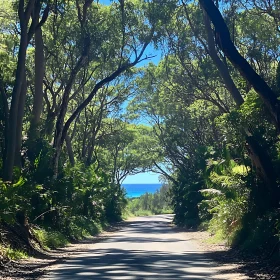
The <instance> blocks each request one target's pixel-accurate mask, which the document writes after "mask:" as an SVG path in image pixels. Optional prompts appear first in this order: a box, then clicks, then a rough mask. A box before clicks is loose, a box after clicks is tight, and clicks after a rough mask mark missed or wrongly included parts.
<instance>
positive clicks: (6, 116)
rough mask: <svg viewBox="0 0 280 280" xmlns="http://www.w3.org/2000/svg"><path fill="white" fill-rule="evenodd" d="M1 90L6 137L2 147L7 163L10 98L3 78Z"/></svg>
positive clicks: (3, 157) (3, 159)
mask: <svg viewBox="0 0 280 280" xmlns="http://www.w3.org/2000/svg"><path fill="white" fill-rule="evenodd" d="M0 83H1V84H0V91H1V100H2V102H1V103H2V106H1V107H2V110H3V111H2V113H3V125H4V129H3V137H4V143H3V147H2V151H3V154H2V161H3V163H5V161H6V158H7V146H8V131H9V105H8V99H7V95H6V92H5V89H4V85H3V83H2V80H1V81H0Z"/></svg>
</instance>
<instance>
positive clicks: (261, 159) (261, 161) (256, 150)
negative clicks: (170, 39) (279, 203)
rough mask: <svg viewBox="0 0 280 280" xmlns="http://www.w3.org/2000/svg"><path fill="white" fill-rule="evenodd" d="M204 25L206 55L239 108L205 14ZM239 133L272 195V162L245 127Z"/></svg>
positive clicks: (273, 186) (233, 85)
mask: <svg viewBox="0 0 280 280" xmlns="http://www.w3.org/2000/svg"><path fill="white" fill-rule="evenodd" d="M204 23H205V28H206V33H207V43H208V53H209V55H210V56H211V58H212V60H213V62H214V64H215V65H216V67H217V69H218V71H219V73H220V76H221V77H222V79H223V81H224V83H225V86H226V88H227V89H228V91H229V93H230V94H231V96H232V97H233V99H234V100H235V103H236V105H237V107H238V108H239V107H240V106H241V105H242V104H243V103H244V100H243V97H242V96H241V94H240V92H239V90H238V88H237V87H236V85H235V83H234V81H233V80H232V78H231V76H230V73H229V70H228V68H227V66H226V65H225V64H224V62H223V61H222V60H221V59H220V57H219V56H218V54H217V50H216V47H215V42H214V38H213V32H212V29H211V24H210V21H209V19H208V16H207V15H206V14H205V16H204ZM241 132H242V134H243V135H245V136H246V143H247V145H246V148H247V151H248V154H249V156H250V158H251V160H252V163H253V165H254V166H255V167H256V171H257V174H258V175H259V177H261V178H262V179H263V180H264V181H265V182H266V184H267V185H268V187H269V189H270V190H271V192H272V193H273V192H274V190H275V187H276V175H275V171H274V167H273V164H272V161H271V159H270V157H269V155H268V153H267V151H266V150H265V149H264V148H263V147H261V146H260V145H259V143H258V141H257V140H256V139H255V138H254V137H253V136H252V135H250V133H249V132H248V129H247V128H246V127H245V128H244V129H243V131H241ZM271 197H272V198H273V197H275V196H274V195H272V196H271Z"/></svg>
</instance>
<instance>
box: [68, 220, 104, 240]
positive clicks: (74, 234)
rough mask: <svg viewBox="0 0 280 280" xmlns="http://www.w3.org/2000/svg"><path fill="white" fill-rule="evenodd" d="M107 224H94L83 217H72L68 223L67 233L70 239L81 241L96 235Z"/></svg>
mask: <svg viewBox="0 0 280 280" xmlns="http://www.w3.org/2000/svg"><path fill="white" fill-rule="evenodd" d="M106 226H108V223H106V222H103V223H102V222H96V221H93V220H90V219H87V218H85V217H81V216H79V217H73V218H72V219H71V221H70V223H69V226H68V229H67V233H68V234H69V235H70V237H71V238H74V239H76V240H81V239H83V238H85V237H88V236H93V235H97V234H98V233H100V232H101V231H102V230H103V229H104V228H105V227H106Z"/></svg>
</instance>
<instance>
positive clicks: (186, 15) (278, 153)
mask: <svg viewBox="0 0 280 280" xmlns="http://www.w3.org/2000/svg"><path fill="white" fill-rule="evenodd" d="M2 2H3V4H2V5H1V7H0V69H1V71H0V93H1V98H0V100H1V101H0V157H1V159H0V178H1V179H0V222H3V223H8V224H21V225H22V226H25V227H28V226H29V223H37V224H38V225H41V226H46V225H48V226H50V227H52V228H54V229H56V230H59V231H62V232H64V233H65V234H69V235H71V234H72V233H73V232H74V228H75V225H77V220H78V217H83V219H87V220H94V221H95V220H98V221H113V220H118V219H120V218H121V215H122V211H123V209H124V208H125V204H126V199H125V191H124V189H123V188H122V182H123V181H124V179H125V178H126V177H127V176H129V175H133V174H137V173H140V172H146V171H154V172H157V173H158V174H161V175H162V178H163V180H164V182H165V184H166V185H169V186H170V189H169V192H168V194H167V192H164V193H165V195H167V196H168V198H169V199H170V201H171V205H172V208H173V210H174V214H175V218H174V220H175V222H176V223H177V224H181V225H185V226H189V227H197V226H199V225H206V227H208V228H209V229H210V230H212V231H213V232H217V231H219V232H222V235H223V236H224V237H227V238H228V239H230V242H232V244H242V243H246V242H247V241H248V240H250V242H253V241H254V240H253V239H252V238H251V237H252V236H256V235H255V233H254V230H253V229H259V230H260V231H261V230H262V228H263V227H264V224H266V227H267V228H268V232H269V234H267V236H266V237H263V242H264V243H265V242H267V241H268V240H272V241H274V239H275V236H277V235H279V199H280V188H279V182H280V177H279V172H278V171H279V168H280V150H279V148H280V146H279V145H280V144H279V133H280V100H279V94H280V67H279V58H280V50H279V40H280V37H279V36H280V33H279V30H280V29H279V19H280V18H279V12H280V11H279V4H278V3H277V1H268V0H262V1H258V0H257V1H255V0H254V1H250V0H249V1H246V2H244V1H227V2H224V1H216V2H213V1H212V0H199V1H191V2H189V1H184V0H182V1H170V0H169V1H168V0H161V1H159V0H149V1H147V0H126V1H124V0H119V1H117V0H116V1H111V3H110V5H105V4H103V3H102V1H93V0H69V1H60V0H57V1H53V0H13V1H8V0H5V1H2ZM156 55H157V56H159V55H160V56H161V57H160V61H159V63H155V56H156ZM268 221H269V222H268ZM27 239H28V238H27ZM248 242H249V241H248ZM269 242H270V241H269Z"/></svg>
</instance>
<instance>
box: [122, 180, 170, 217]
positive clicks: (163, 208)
mask: <svg viewBox="0 0 280 280" xmlns="http://www.w3.org/2000/svg"><path fill="white" fill-rule="evenodd" d="M171 213H173V211H172V207H171V200H170V199H169V186H168V185H167V184H164V185H162V187H161V188H160V189H159V190H157V191H156V192H155V193H145V194H143V195H141V196H140V197H135V198H129V199H128V203H127V206H126V209H125V215H126V216H149V215H158V214H171Z"/></svg>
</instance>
